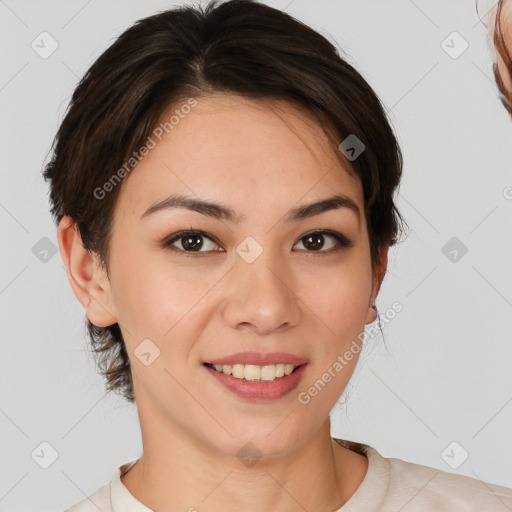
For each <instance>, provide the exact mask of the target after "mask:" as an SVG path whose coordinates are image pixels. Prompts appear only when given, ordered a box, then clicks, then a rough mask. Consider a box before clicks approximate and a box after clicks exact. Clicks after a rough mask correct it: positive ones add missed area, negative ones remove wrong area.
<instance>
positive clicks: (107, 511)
mask: <svg viewBox="0 0 512 512" xmlns="http://www.w3.org/2000/svg"><path fill="white" fill-rule="evenodd" d="M64 512H112V504H111V500H110V482H109V483H108V484H105V485H104V486H102V487H100V488H99V489H98V490H97V491H96V492H95V493H93V494H91V495H90V496H88V497H87V498H84V499H83V500H81V501H79V502H78V503H75V504H74V505H73V506H71V507H70V508H68V509H66V510H65V511H64Z"/></svg>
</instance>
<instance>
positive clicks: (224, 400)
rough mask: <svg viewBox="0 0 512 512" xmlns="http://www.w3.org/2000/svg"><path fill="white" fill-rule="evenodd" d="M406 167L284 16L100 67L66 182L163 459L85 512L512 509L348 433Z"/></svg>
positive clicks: (163, 45)
mask: <svg viewBox="0 0 512 512" xmlns="http://www.w3.org/2000/svg"><path fill="white" fill-rule="evenodd" d="M401 173H402V160H401V153H400V148H399V147H398V144H397V141H396V139H395V136H394V134H393V131H392V129H391V127H390V125H389V123H388V121H387V119H386V116H385V114H384V110H383V108H382V105H381V104H380V102H379V100H378V98H377V97H376V95H375V93H374V92H373V91H372V89H371V88H370V87H369V85H368V84H367V83H366V82H365V80H364V79H363V78H362V77H361V75H360V74H359V73H358V72H357V71H356V70H354V69H353V68H352V67H351V66H350V65H349V64H348V63H347V62H345V61H344V60H343V59H342V58H341V57H340V56H339V54H338V53H337V51H336V49H335V48H334V47H333V46H332V44H331V43H329V42H328V41H327V40H326V39H325V38H324V37H323V36H321V35H320V34H318V33H317V32H315V31H313V30H312V29H310V28H309V27H307V26H305V25H304V24H302V23H300V22H298V21H297V20H295V19H293V18H292V17H290V16H288V15H287V14H285V13H283V12H280V11H278V10H275V9H272V8H270V7H267V6H265V5H263V4H259V3H257V2H253V1H249V0H232V1H228V2H225V3H223V4H221V5H217V3H215V2H213V3H210V4H209V5H208V6H207V7H206V8H205V9H204V10H201V9H199V8H198V9H195V8H191V7H184V8H181V9H175V10H170V11H165V12H162V13H160V14H158V15H155V16H152V17H149V18H146V19H143V20H140V21H139V22H137V23H136V24H135V25H134V26H133V27H131V28H130V29H128V30H127V31H126V32H125V33H123V34H122V35H121V36H120V37H119V39H118V40H117V41H116V42H115V43H114V44H113V45H112V46H111V47H110V48H109V49H108V50H107V51H106V52H105V53H104V54H103V55H101V56H100V57H99V59H98V60H97V61H96V62H95V63H94V65H93V66H92V67H91V69H90V70H89V71H88V72H87V74H86V76H85V77H84V79H83V80H82V81H81V82H80V84H79V86H78V87H77V89H76V91H75V92H74V94H73V97H72V101H71V105H70V108H69V111H68V112H67V114H66V117H65V119H64V121H63V123H62V125H61V127H60V129H59V132H58V134H57V138H56V144H55V147H54V153H53V157H52V160H51V162H50V163H49V165H48V166H47V168H46V170H45V177H46V179H48V180H49V181H50V184H51V201H52V213H53V214H54V216H55V219H56V221H57V223H58V240H59V247H60V251H61V254H62V257H63V260H64V263H65V266H66V269H67V271H68V278H69V282H70V284H71V286H72V288H73V291H74V293H75V295H76V296H77V298H78V300H79V301H80V302H81V303H82V305H83V306H84V309H85V311H86V315H87V319H88V325H89V332H90V335H91V340H92V342H93V346H94V348H95V350H96V352H97V354H98V362H99V365H100V368H101V370H102V371H103V373H104V375H105V377H106V379H107V384H108V389H110V390H116V391H117V392H120V393H122V394H123V395H124V396H125V397H126V398H127V399H128V400H129V401H134V402H135V403H136V405H137V410H138V414H139V420H140V425H141V431H142V438H143V454H142V455H141V457H140V458H139V459H137V460H133V461H130V462H127V463H126V464H124V465H122V466H121V467H119V468H118V469H117V471H116V472H115V474H114V477H113V479H112V481H111V482H109V483H108V484H106V485H104V486H103V487H101V488H100V489H98V490H97V491H96V492H95V493H94V494H93V495H91V496H90V497H89V498H87V499H85V500H82V501H81V502H79V503H77V504H76V505H74V506H72V507H71V508H69V509H68V511H71V512H82V511H89V510H98V509H99V510H102V511H103V512H107V511H114V512H121V511H122V512H132V511H151V510H153V511H159V512H161V511H170V510H173V511H174V510H188V511H195V510H198V511H201V510H210V511H216V510H246V511H252V510H254V511H267V510H271V509H275V510H280V511H284V512H288V511H290V512H291V511H298V510H307V511H311V512H313V511H326V510H330V511H332V510H342V511H356V510H358V511H359V510H365V511H367V512H368V511H375V512H377V511H397V510H403V511H404V512H406V511H411V510H415V511H427V510H429V511H431V510H437V511H448V510H450V511H452V510H475V511H476V510H479V511H480V510H486V511H492V510H496V511H498V510H503V506H504V505H505V506H508V507H509V508H511V507H512V490H510V489H507V488H505V487H499V486H496V485H491V484H487V483H483V482H480V481H478V480H476V479H472V478H469V477H465V476H460V475H454V474H450V473H446V472H442V471H438V470H435V469H433V468H428V467H426V466H420V465H416V464H412V463H408V462H405V461H401V460H398V459H386V458H384V457H382V456H381V455H380V454H379V453H378V451H376V450H375V449H374V448H372V447H371V446H368V445H365V444H361V443H354V442H350V441H347V440H340V439H333V438H331V434H330V423H329V412H330V410H331V409H332V408H333V406H334V405H335V403H336V400H337V399H338V397H339V396H340V395H341V394H342V392H343V391H344V389H345V388H346V386H347V384H348V382H349V380H350V378H351V376H352V374H353V372H354V369H355V367H356V364H357V360H358V354H359V352H360V349H361V345H362V342H363V340H364V336H363V333H364V327H365V325H367V324H371V323H372V322H374V321H375V319H376V308H375V300H376V298H377V295H378V292H379V288H380V285H381V283H382V279H383V277H384V274H385V272H386V266H387V253H388V248H389V247H390V246H392V245H393V244H395V243H396V242H397V241H398V235H399V233H400V231H401V226H402V221H401V217H400V215H399V213H398V211H397V209H396V207H395V204H394V200H393V197H394V194H395V192H396V190H397V187H398V186H399V182H400V177H401Z"/></svg>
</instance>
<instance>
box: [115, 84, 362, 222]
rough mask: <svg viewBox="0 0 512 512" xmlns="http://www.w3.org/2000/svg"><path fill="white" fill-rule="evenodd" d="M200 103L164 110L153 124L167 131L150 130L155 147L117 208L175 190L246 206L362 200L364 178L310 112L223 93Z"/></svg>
mask: <svg viewBox="0 0 512 512" xmlns="http://www.w3.org/2000/svg"><path fill="white" fill-rule="evenodd" d="M196 102H197V103H196V104H195V106H194V107H193V108H182V107H183V106H184V105H186V104H187V101H186V100H185V101H183V103H180V102H177V103H175V104H173V105H172V107H169V108H168V109H166V110H165V112H163V114H162V116H161V118H160V120H159V124H158V126H157V127H156V128H158V127H164V128H165V127H166V128H167V131H166V130H165V129H163V130H162V129H161V130H160V131H163V135H162V136H161V140H159V139H158V137H156V136H154V135H152V138H153V140H154V142H155V145H154V148H153V149H151V150H150V151H149V152H148V154H147V155H146V156H145V157H144V158H143V159H141V160H140V162H139V163H138V165H137V166H136V167H135V168H134V170H133V171H132V172H131V173H130V174H129V176H128V178H127V179H125V182H124V183H123V186H122V190H121V194H120V196H119V199H118V204H117V205H116V210H126V209H127V208H129V210H130V211H131V212H133V213H137V212H138V213H139V214H140V213H142V211H143V210H144V209H146V208H147V206H148V203H149V202H152V201H155V200H157V199H159V198H162V197H164V196H166V195H168V194H169V193H172V192H179V193H183V194H188V195H196V196H200V197H202V198H210V199H217V200H220V201H222V202H225V203H229V204H231V205H232V206H233V207H234V208H235V209H237V211H240V212H241V213H242V212H243V211H244V210H247V208H250V207H251V205H255V206H256V207H257V208H258V209H261V206H262V205H263V204H266V203H272V204H275V205H277V206H279V205H283V207H285V206H286V209H289V208H290V207H291V205H292V204H295V203H298V202H300V200H301V198H304V199H306V198H308V199H315V198H317V197H320V198H322V197H324V196H326V195H330V194H331V193H332V192H333V190H337V191H340V192H343V193H344V194H346V195H349V196H351V197H352V198H353V199H354V201H356V202H358V203H360V204H361V205H363V195H362V188H361V184H360V180H359V179H358V178H357V177H356V176H355V175H352V174H350V173H349V172H347V168H344V165H343V163H342V161H341V160H340V158H341V157H340V155H337V154H336V151H335V149H334V148H333V146H332V145H331V144H330V143H329V140H328V138H327V136H326V134H325V133H324V131H323V129H322V127H320V126H319V124H318V122H317V121H316V119H315V118H314V117H313V116H312V114H310V113H308V112H306V111H304V110H303V109H300V108H299V107H296V106H294V105H292V104H289V103H285V102H281V101H272V102H269V101H265V102H263V101H254V100H249V99H247V98H241V97H238V96H233V95H229V96H228V95H224V94H216V95H210V96H205V97H198V98H196ZM171 118H173V119H172V121H173V122H172V124H171V123H170V120H171ZM166 123H167V124H166ZM171 126H172V128H171ZM167 132H168V133H167ZM153 133H155V130H153ZM158 133H159V132H158ZM340 142H341V141H340ZM248 200H250V201H248ZM249 215H250V213H249Z"/></svg>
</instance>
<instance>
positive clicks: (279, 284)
mask: <svg viewBox="0 0 512 512" xmlns="http://www.w3.org/2000/svg"><path fill="white" fill-rule="evenodd" d="M226 295H227V296H226V299H225V301H224V308H223V312H222V314H223V317H224V321H225V322H226V324H227V325H229V326H230V327H232V328H233V329H238V330H240V329H242V330H250V331H254V332H255V333H257V334H269V333H273V332H277V331H281V330H285V329H288V328H291V327H293V326H296V325H297V324H298V323H299V321H300V318H301V314H302V313H301V308H300V300H299V298H298V297H297V295H296V294H295V293H294V278H293V273H292V271H291V269H290V268H289V267H288V268H287V266H286V264H285V263H284V262H281V263H279V262H278V261H277V258H276V257H274V256H272V254H271V253H270V251H263V253H262V254H261V255H260V256H259V257H258V258H257V259H256V260H255V261H253V262H252V263H248V262H247V261H245V260H244V259H243V258H241V257H237V258H236V259H235V263H234V266H233V268H232V270H231V272H229V280H228V282H227V283H226Z"/></svg>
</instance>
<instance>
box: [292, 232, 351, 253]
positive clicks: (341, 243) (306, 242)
mask: <svg viewBox="0 0 512 512" xmlns="http://www.w3.org/2000/svg"><path fill="white" fill-rule="evenodd" d="M326 240H327V241H326ZM329 240H330V241H329ZM299 242H302V245H303V246H304V247H305V248H306V251H307V252H335V251H338V250H340V249H342V248H346V247H352V246H353V245H354V243H353V242H352V241H351V240H348V239H347V238H346V237H344V236H343V235H342V234H340V233H335V232H331V231H315V232H313V233H309V234H307V235H304V236H303V237H301V239H300V240H299ZM326 246H327V248H326V249H325V247H326ZM322 249H323V250H322Z"/></svg>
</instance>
